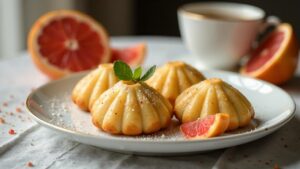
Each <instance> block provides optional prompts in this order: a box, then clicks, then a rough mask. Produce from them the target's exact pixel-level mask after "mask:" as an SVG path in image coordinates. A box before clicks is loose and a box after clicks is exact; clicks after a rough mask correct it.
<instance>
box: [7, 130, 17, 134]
mask: <svg viewBox="0 0 300 169" xmlns="http://www.w3.org/2000/svg"><path fill="white" fill-rule="evenodd" d="M8 134H10V135H15V134H16V131H15V130H14V129H9V131H8Z"/></svg>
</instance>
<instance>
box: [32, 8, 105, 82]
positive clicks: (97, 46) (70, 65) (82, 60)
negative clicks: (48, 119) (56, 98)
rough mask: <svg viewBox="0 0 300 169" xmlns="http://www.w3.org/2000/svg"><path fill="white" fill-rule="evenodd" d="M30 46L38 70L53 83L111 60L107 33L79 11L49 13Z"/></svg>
mask: <svg viewBox="0 0 300 169" xmlns="http://www.w3.org/2000/svg"><path fill="white" fill-rule="evenodd" d="M27 43H28V50H29V52H30V54H31V57H32V59H33V61H34V63H35V64H36V66H37V67H38V68H39V69H40V70H41V71H42V72H43V73H45V74H46V75H48V76H49V77H50V78H52V79H57V78H60V77H62V76H64V75H67V74H69V73H72V72H79V71H83V70H89V69H92V68H95V67H97V66H98V65H99V64H100V63H104V62H108V61H109V60H110V48H109V41H108V35H107V33H106V31H105V30H104V28H103V27H102V25H101V24H99V23H98V22H96V21H95V20H93V19H92V18H90V17H89V16H87V15H85V14H82V13H80V12H78V11H72V10H58V11H53V12H49V13H46V14H45V15H43V16H42V17H40V18H39V19H38V20H37V21H36V22H35V23H34V25H33V27H32V28H31V30H30V32H29V36H28V42H27Z"/></svg>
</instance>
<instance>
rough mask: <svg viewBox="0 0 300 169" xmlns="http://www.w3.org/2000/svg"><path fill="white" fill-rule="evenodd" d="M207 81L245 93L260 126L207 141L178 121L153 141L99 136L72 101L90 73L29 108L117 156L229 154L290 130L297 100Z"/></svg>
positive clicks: (55, 86) (262, 85)
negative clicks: (191, 135) (185, 132)
mask: <svg viewBox="0 0 300 169" xmlns="http://www.w3.org/2000/svg"><path fill="white" fill-rule="evenodd" d="M204 74H205V75H206V76H207V77H219V78H222V79H223V80H225V81H227V82H228V83H230V84H231V85H233V86H234V87H236V88H237V89H239V90H240V91H241V92H242V93H243V94H244V95H245V96H246V97H247V98H248V99H249V100H250V102H251V103H252V105H253V107H254V109H255V112H256V114H255V120H253V122H252V124H251V125H250V126H249V127H246V128H243V129H239V130H237V131H235V132H231V133H226V134H224V135H222V136H219V137H215V138H210V139H205V140H192V141H191V140H185V139H184V138H183V136H182V135H181V134H180V131H179V130H178V127H177V126H176V121H174V123H173V124H174V125H172V126H171V127H170V128H169V129H167V130H165V131H161V132H158V133H156V134H153V135H143V136H136V137H127V136H113V135H109V134H106V133H104V132H102V131H99V130H98V129H97V128H95V127H94V126H93V125H92V123H91V117H90V114H89V113H86V112H83V111H81V110H79V109H78V108H77V106H76V105H74V104H73V103H72V101H71V99H70V95H71V91H72V88H73V87H74V85H75V84H76V82H77V81H78V80H79V79H80V78H81V77H82V76H83V75H84V73H81V74H77V75H72V76H69V77H67V78H64V79H61V80H58V81H53V82H51V83H48V84H46V85H44V86H42V87H40V88H38V89H36V90H35V91H33V92H32V93H31V94H30V95H29V96H28V99H27V102H26V105H27V108H28V110H29V112H30V114H31V115H32V117H33V118H34V119H35V120H36V121H37V122H38V123H40V124H41V125H43V126H45V127H47V128H50V129H52V130H55V131H57V132H59V133H60V134H62V135H64V136H67V137H68V138H69V139H72V140H75V141H78V142H81V143H85V144H90V145H94V146H97V147H101V148H104V149H108V150H111V151H118V152H125V153H130V154H144V155H178V154H188V153H196V152H201V151H208V150H215V149H220V148H226V147H230V146H235V145H239V144H243V143H246V142H250V141H253V140H256V139H258V138H261V137H263V136H266V135H268V134H270V133H272V132H274V131H275V130H277V129H279V128H280V127H281V126H283V125H284V124H286V123H287V122H288V121H289V120H291V118H292V117H293V115H294V112H295V104H294V102H293V100H292V98H291V97H290V96H289V95H288V94H287V93H286V92H284V91H283V90H281V89H280V88H278V87H276V86H274V85H271V84H269V83H266V82H262V81H259V80H254V79H252V78H247V77H243V76H240V75H238V74H236V73H229V72H223V71H204Z"/></svg>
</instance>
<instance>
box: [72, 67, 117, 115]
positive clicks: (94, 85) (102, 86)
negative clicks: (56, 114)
mask: <svg viewBox="0 0 300 169" xmlns="http://www.w3.org/2000/svg"><path fill="white" fill-rule="evenodd" d="M118 81H119V80H118V78H117V77H116V75H115V73H114V70H113V64H101V65H99V67H98V68H97V69H95V70H93V71H92V72H90V73H89V74H87V75H86V76H85V77H83V78H82V79H81V80H80V81H79V82H78V83H77V84H76V86H75V87H74V89H73V92H72V100H73V102H74V103H75V104H77V105H78V106H79V107H80V108H81V109H83V110H86V111H89V110H90V108H91V107H92V105H93V103H94V102H95V100H96V99H97V98H98V97H99V96H100V95H101V94H102V93H103V92H104V91H106V90H107V89H109V88H111V87H112V86H113V85H115V84H116V83H117V82H118Z"/></svg>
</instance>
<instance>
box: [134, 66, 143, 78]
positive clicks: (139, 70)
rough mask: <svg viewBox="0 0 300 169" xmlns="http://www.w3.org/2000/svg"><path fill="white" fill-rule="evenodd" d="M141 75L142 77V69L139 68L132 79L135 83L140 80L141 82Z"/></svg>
mask: <svg viewBox="0 0 300 169" xmlns="http://www.w3.org/2000/svg"><path fill="white" fill-rule="evenodd" d="M141 75H142V68H141V67H138V68H136V69H135V70H134V72H133V76H132V79H133V80H134V81H138V80H140V78H141Z"/></svg>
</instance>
